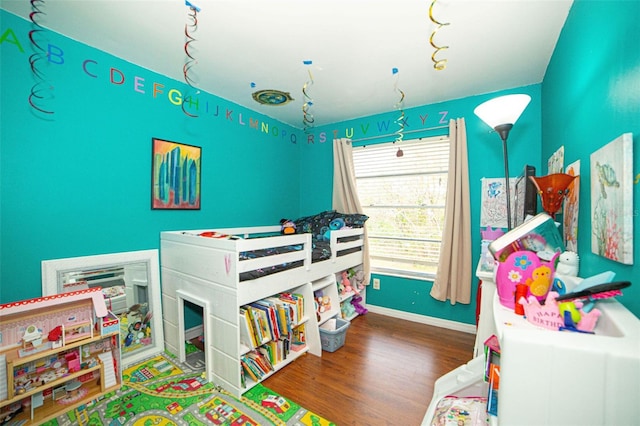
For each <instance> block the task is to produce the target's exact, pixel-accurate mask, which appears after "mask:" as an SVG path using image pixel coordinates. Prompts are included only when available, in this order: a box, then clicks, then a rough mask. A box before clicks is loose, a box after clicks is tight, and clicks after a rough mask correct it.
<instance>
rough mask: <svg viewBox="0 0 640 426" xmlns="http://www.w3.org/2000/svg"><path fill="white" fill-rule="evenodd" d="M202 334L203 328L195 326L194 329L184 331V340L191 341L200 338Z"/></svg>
mask: <svg viewBox="0 0 640 426" xmlns="http://www.w3.org/2000/svg"><path fill="white" fill-rule="evenodd" d="M203 334H204V326H203V325H196V326H195V327H191V328H189V329H187V330H185V331H184V339H185V340H191V339H195V338H196V337H198V336H202V335H203Z"/></svg>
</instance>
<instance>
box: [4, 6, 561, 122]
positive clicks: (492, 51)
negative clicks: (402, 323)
mask: <svg viewBox="0 0 640 426" xmlns="http://www.w3.org/2000/svg"><path fill="white" fill-rule="evenodd" d="M36 3H38V4H39V8H40V10H42V11H43V12H44V13H43V14H41V15H38V16H39V22H40V24H41V25H42V26H43V27H45V28H49V29H51V30H54V31H57V32H59V33H61V34H64V35H66V36H68V37H70V38H72V39H76V40H79V41H82V42H83V43H85V44H88V45H90V46H92V47H95V48H97V49H100V50H103V51H105V52H108V53H111V54H113V55H115V56H117V57H119V58H122V59H125V60H127V61H129V62H132V63H135V64H137V65H140V66H142V67H144V68H147V69H149V70H152V71H155V72H158V73H160V74H162V75H165V76H167V77H171V78H173V79H176V80H179V81H183V82H184V81H185V78H184V74H183V66H184V65H185V63H186V61H187V60H189V58H188V57H187V56H186V55H185V50H184V48H185V42H186V38H185V26H186V25H187V29H188V31H189V33H190V35H192V36H193V37H194V38H195V41H193V42H192V43H190V45H189V51H190V53H191V55H192V56H193V57H194V58H195V60H196V62H194V63H193V66H192V68H191V69H190V70H189V72H188V75H189V77H190V78H191V79H192V80H193V81H194V83H193V84H194V86H196V88H197V89H200V90H203V91H206V92H209V93H212V94H215V95H217V96H220V97H222V98H224V99H227V100H229V101H232V102H234V103H237V104H239V105H242V106H245V107H247V108H250V109H252V110H254V111H258V112H261V113H263V114H265V115H267V116H269V117H272V118H275V119H278V120H280V121H283V122H285V123H288V124H291V125H292V126H295V127H298V128H302V127H303V112H302V107H303V104H304V103H305V101H307V100H308V99H305V98H304V97H303V94H302V88H303V86H304V85H305V84H307V85H308V87H307V93H308V94H309V97H310V98H311V101H312V104H311V105H310V106H309V110H308V112H309V114H311V115H312V116H313V118H314V119H315V124H314V125H315V126H319V125H325V124H330V123H335V122H338V121H343V120H348V119H352V118H358V117H363V116H367V115H372V114H378V113H383V112H389V111H393V110H394V109H399V108H400V107H403V108H410V107H415V106H420V105H427V104H432V103H438V102H442V101H447V100H452V99H459V98H463V97H467V96H472V95H477V94H482V93H487V92H493V91H496V90H502V89H509V88H512V87H518V86H523V85H529V84H535V83H540V82H541V81H542V79H543V77H544V73H545V71H546V68H547V65H548V63H549V59H550V57H551V54H552V52H553V49H554V46H555V44H556V41H557V39H558V35H559V34H560V31H561V29H562V26H563V25H564V22H565V19H566V17H567V14H568V12H569V9H570V7H571V4H572V1H570V0H494V1H488V0H437V1H436V2H435V4H434V6H433V16H434V18H435V20H436V21H439V22H440V23H443V24H444V23H448V24H449V25H446V26H443V27H441V28H440V29H439V30H438V31H437V32H436V34H435V36H434V42H435V43H436V45H438V46H449V48H448V49H444V50H442V51H441V52H439V53H438V54H437V55H436V59H446V60H447V62H446V68H445V69H444V70H442V71H437V70H435V69H434V67H433V61H432V58H431V56H432V53H433V52H434V48H433V47H432V46H431V45H430V43H429V38H430V36H431V34H432V32H433V31H434V30H435V29H436V28H437V25H436V24H435V23H433V22H432V21H431V19H430V17H429V7H430V6H431V5H432V3H433V2H432V1H431V0H386V1H385V0H370V1H364V0H362V1H358V0H193V1H191V4H193V5H194V6H196V7H198V8H199V9H200V11H199V12H198V13H197V26H194V25H193V23H192V20H191V18H190V16H189V13H190V11H189V7H188V6H187V5H186V4H185V1H184V0H84V1H80V0H55V1H51V0H44V1H36ZM1 7H2V9H5V10H8V11H10V12H12V13H15V14H16V15H20V16H22V17H25V18H26V19H29V13H30V12H31V10H32V9H31V2H30V1H29V0H2V1H1ZM304 61H311V64H310V65H307V64H305V63H304ZM394 68H396V69H397V70H398V71H397V73H395V74H394V73H393V71H392V70H393V69H394ZM310 74H311V75H310ZM252 83H254V87H252ZM265 89H276V90H281V91H284V92H289V93H290V94H291V96H292V97H293V98H294V99H295V100H294V101H292V102H291V103H289V104H286V105H278V106H269V105H260V104H258V103H256V102H255V101H254V100H253V98H252V96H251V94H252V93H253V92H255V91H257V90H265ZM398 90H401V91H402V92H404V94H405V98H404V101H403V104H402V105H401V106H398V105H397V104H398V102H399V101H400V93H399V91H398Z"/></svg>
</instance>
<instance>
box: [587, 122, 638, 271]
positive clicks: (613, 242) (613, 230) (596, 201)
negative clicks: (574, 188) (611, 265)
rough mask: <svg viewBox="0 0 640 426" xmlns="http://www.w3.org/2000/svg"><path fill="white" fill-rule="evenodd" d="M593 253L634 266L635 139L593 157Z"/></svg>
mask: <svg viewBox="0 0 640 426" xmlns="http://www.w3.org/2000/svg"><path fill="white" fill-rule="evenodd" d="M590 162H591V167H590V171H591V251H592V252H593V253H595V254H598V255H600V256H604V257H606V258H607V259H611V260H615V261H617V262H620V263H624V264H626V265H632V264H633V240H632V237H633V188H632V186H633V136H632V134H631V133H624V134H622V135H621V136H619V137H618V138H616V139H614V140H613V141H612V142H610V143H608V144H607V145H605V146H603V147H602V148H600V149H599V150H597V151H596V152H594V153H593V154H591V159H590Z"/></svg>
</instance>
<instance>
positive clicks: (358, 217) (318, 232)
mask: <svg viewBox="0 0 640 426" xmlns="http://www.w3.org/2000/svg"><path fill="white" fill-rule="evenodd" d="M338 218H340V219H342V220H344V226H345V227H347V228H362V227H363V226H364V223H365V222H366V221H367V219H369V216H367V215H364V214H359V213H353V214H349V213H340V212H337V211H335V210H327V211H324V212H322V213H318V214H315V215H313V216H305V217H301V218H299V219H296V220H295V221H294V223H295V224H296V233H298V234H303V233H310V234H313V236H314V238H315V239H323V236H324V233H325V232H326V231H327V229H329V224H330V223H331V221H332V220H334V219H338Z"/></svg>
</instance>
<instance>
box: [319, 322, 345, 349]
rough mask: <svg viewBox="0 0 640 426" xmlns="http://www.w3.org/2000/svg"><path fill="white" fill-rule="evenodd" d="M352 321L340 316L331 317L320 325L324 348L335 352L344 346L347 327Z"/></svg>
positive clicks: (321, 340)
mask: <svg viewBox="0 0 640 426" xmlns="http://www.w3.org/2000/svg"><path fill="white" fill-rule="evenodd" d="M349 325H351V323H350V322H349V321H345V320H343V319H340V318H331V319H330V320H328V321H327V322H325V323H324V324H322V325H321V326H320V327H319V330H320V343H322V350H324V351H327V352H335V351H337V350H338V349H340V348H341V347H342V346H344V341H345V338H346V337H347V329H348V328H349Z"/></svg>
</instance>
